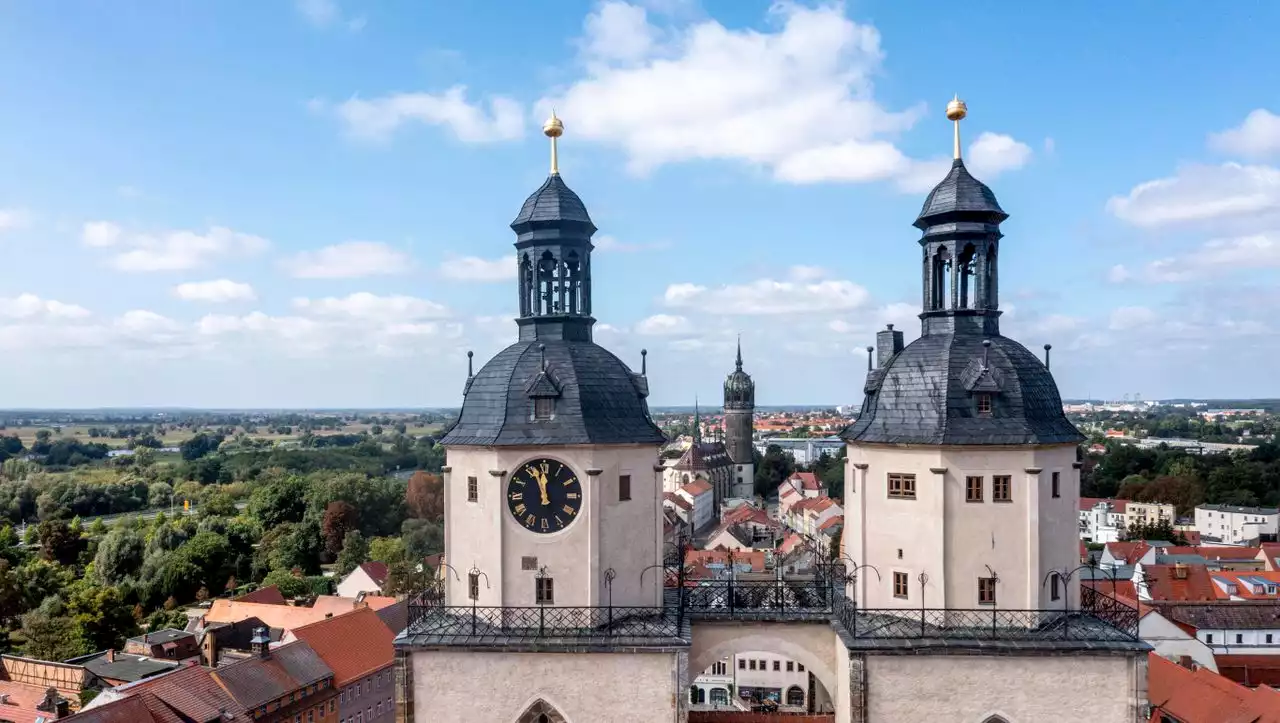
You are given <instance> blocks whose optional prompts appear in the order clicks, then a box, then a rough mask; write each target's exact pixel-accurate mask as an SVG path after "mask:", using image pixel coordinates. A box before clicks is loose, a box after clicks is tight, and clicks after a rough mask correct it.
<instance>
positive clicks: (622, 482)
mask: <svg viewBox="0 0 1280 723" xmlns="http://www.w3.org/2000/svg"><path fill="white" fill-rule="evenodd" d="M629 499H631V475H629V474H624V475H619V477H618V501H619V502H626V501H627V500H629Z"/></svg>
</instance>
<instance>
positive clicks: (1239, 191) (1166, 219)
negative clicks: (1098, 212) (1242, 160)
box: [1107, 163, 1280, 227]
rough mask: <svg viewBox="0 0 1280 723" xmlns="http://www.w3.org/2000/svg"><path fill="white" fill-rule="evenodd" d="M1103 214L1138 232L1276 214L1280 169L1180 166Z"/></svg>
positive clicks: (1139, 187)
mask: <svg viewBox="0 0 1280 723" xmlns="http://www.w3.org/2000/svg"><path fill="white" fill-rule="evenodd" d="M1107 210H1108V211H1110V212H1111V213H1112V214H1114V215H1115V216H1116V217H1117V218H1120V219H1121V220H1123V221H1127V222H1128V223H1131V224H1133V225H1135V226H1143V227H1157V226H1166V225H1170V224H1178V223H1186V222H1196V221H1213V220H1218V219H1227V218H1231V219H1239V218H1241V217H1256V216H1262V215H1265V214H1272V213H1276V212H1278V211H1280V170H1277V169H1275V168H1271V167H1268V166H1246V165H1241V164H1238V163H1224V164H1222V165H1220V166H1205V165H1192V166H1186V167H1184V168H1181V169H1179V170H1178V173H1177V175H1175V176H1172V177H1169V178H1160V179H1156V180H1154V181H1147V182H1145V183H1140V184H1138V185H1137V186H1134V187H1133V189H1132V190H1131V191H1129V194H1128V195H1126V196H1114V197H1112V198H1111V199H1110V200H1108V201H1107Z"/></svg>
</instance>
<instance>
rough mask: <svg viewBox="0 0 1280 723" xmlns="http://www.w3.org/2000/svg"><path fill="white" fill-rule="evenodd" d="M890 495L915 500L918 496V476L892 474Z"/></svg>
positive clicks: (890, 476) (890, 477)
mask: <svg viewBox="0 0 1280 723" xmlns="http://www.w3.org/2000/svg"><path fill="white" fill-rule="evenodd" d="M889 496H890V497H898V498H901V499H909V500H914V499H915V498H916V476H915V475H913V474H897V473H894V474H890V475H889Z"/></svg>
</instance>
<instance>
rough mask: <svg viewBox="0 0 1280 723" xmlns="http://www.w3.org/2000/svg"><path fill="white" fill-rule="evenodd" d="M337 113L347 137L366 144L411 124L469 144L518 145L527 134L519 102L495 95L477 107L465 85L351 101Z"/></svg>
mask: <svg viewBox="0 0 1280 723" xmlns="http://www.w3.org/2000/svg"><path fill="white" fill-rule="evenodd" d="M486 106H487V107H486ZM335 112H336V113H337V114H338V117H339V118H340V119H341V120H342V122H343V123H344V124H345V125H346V128H347V131H348V133H350V134H351V135H352V136H355V137H357V138H363V139H366V140H385V139H387V138H389V137H390V136H391V134H392V133H394V132H395V131H396V130H397V129H399V128H400V127H401V126H403V125H404V124H406V123H408V122H410V121H417V122H419V123H424V124H426V125H439V126H445V127H447V128H448V129H449V130H450V131H452V132H453V134H454V136H455V137H457V139H458V140H460V141H463V142H465V143H491V142H495V141H507V140H514V139H516V138H519V137H520V136H521V135H523V134H524V110H523V108H521V106H520V104H519V103H518V102H516V101H515V100H512V99H511V98H507V97H505V96H501V95H493V96H489V97H488V99H487V100H486V102H485V103H474V104H473V103H471V102H469V101H468V100H467V89H466V88H465V87H464V86H461V85H458V86H454V87H452V88H450V89H448V90H446V91H445V92H443V93H435V94H433V93H392V94H389V95H386V96H382V97H380V98H374V99H372V100H364V99H362V98H351V99H350V100H347V101H345V102H343V103H341V104H339V105H338V106H337V108H336V109H335Z"/></svg>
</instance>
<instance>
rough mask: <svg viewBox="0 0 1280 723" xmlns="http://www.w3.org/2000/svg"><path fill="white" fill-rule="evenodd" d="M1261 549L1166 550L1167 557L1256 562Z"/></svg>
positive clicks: (1201, 547) (1205, 547)
mask: <svg viewBox="0 0 1280 723" xmlns="http://www.w3.org/2000/svg"><path fill="white" fill-rule="evenodd" d="M1261 551H1262V548H1260V547H1227V546H1224V545H1177V546H1171V547H1166V548H1164V550H1163V552H1164V554H1166V555H1199V556H1201V557H1203V558H1204V559H1206V560H1256V559H1258V553H1259V552H1261Z"/></svg>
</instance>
